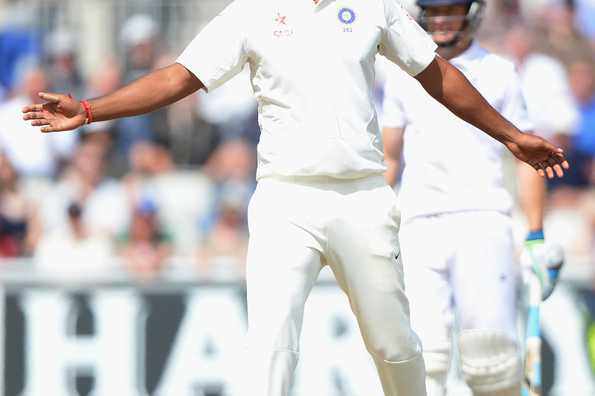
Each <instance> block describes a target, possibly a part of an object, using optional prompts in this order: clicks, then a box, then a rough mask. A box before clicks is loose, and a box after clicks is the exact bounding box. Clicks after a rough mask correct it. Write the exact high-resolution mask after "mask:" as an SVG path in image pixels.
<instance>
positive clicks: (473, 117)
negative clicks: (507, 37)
mask: <svg viewBox="0 0 595 396" xmlns="http://www.w3.org/2000/svg"><path fill="white" fill-rule="evenodd" d="M415 78H416V79H417V80H418V81H419V82H420V83H421V85H422V86H423V87H424V89H425V90H426V91H427V92H428V93H429V94H430V95H431V96H432V97H433V98H434V99H436V100H437V101H438V102H440V103H442V104H443V105H444V106H446V107H447V108H448V109H449V110H450V111H452V112H453V113H454V114H455V115H457V116H458V117H460V118H461V119H463V120H465V121H467V122H468V123H470V124H472V125H474V126H475V127H477V128H479V129H481V130H482V131H484V132H485V133H487V134H488V135H490V136H491V137H493V138H494V139H496V140H498V141H499V142H501V143H502V144H504V145H505V146H506V147H507V148H508V149H509V150H510V151H511V152H512V153H513V154H514V156H515V157H517V158H518V159H520V160H521V161H523V162H526V163H528V164H529V165H531V166H532V167H533V168H534V169H535V170H537V172H538V173H539V175H540V176H545V175H546V174H547V176H548V177H549V178H552V177H554V173H555V174H556V175H557V176H558V177H562V176H563V174H564V171H563V168H564V169H568V162H567V161H566V160H565V159H564V154H563V153H562V149H559V148H556V147H555V146H553V145H552V144H551V143H549V142H548V141H546V140H544V139H542V138H540V137H538V136H535V135H530V134H525V133H522V132H521V131H519V130H518V129H517V128H516V127H515V126H514V125H512V124H511V123H510V122H509V121H508V120H506V119H505V118H504V117H502V116H501V115H500V114H499V113H498V112H497V111H496V110H495V109H494V108H493V107H492V106H491V105H490V104H489V103H488V102H487V101H486V100H485V99H484V98H483V97H482V96H481V94H480V93H479V92H478V91H477V90H476V89H475V88H474V87H473V85H471V83H470V82H469V81H468V80H467V78H466V77H465V76H464V75H463V74H462V73H461V72H460V71H459V70H458V69H457V68H455V67H454V66H452V65H451V64H450V63H449V62H448V61H446V60H444V59H443V58H441V57H440V56H436V58H435V59H434V60H433V61H432V63H430V65H429V66H428V67H427V68H426V69H424V70H423V71H422V72H421V73H419V74H417V75H416V76H415Z"/></svg>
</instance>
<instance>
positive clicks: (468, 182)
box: [382, 43, 532, 219]
mask: <svg viewBox="0 0 595 396" xmlns="http://www.w3.org/2000/svg"><path fill="white" fill-rule="evenodd" d="M450 62H451V63H452V64H453V65H454V66H455V67H457V68H458V69H459V70H460V71H461V72H463V74H464V75H465V76H466V77H467V79H469V81H470V82H471V83H472V84H473V85H474V86H475V88H476V89H477V90H478V91H479V92H480V93H481V94H482V95H483V96H484V97H485V98H486V100H487V101H488V102H489V103H490V104H491V105H492V106H493V107H494V108H495V109H496V110H498V112H500V113H501V114H502V115H503V116H504V117H505V118H507V119H508V120H509V121H510V122H512V123H513V124H514V125H515V126H516V127H517V128H519V129H520V130H522V131H530V130H531V129H532V125H531V123H530V121H529V119H528V116H527V108H526V105H525V100H524V98H523V94H522V92H521V85H520V81H519V78H518V75H517V73H516V71H515V68H514V65H513V64H512V63H511V62H509V61H508V60H505V59H504V58H502V57H500V56H498V55H495V54H491V53H489V52H487V51H486V50H484V49H483V48H481V47H480V46H479V44H477V43H473V44H472V45H471V47H470V48H469V49H468V50H467V51H465V52H464V53H463V54H461V55H460V56H458V57H456V58H454V59H452V60H451V61H450ZM394 69H396V68H393V70H392V73H391V74H390V76H388V78H387V82H386V85H385V98H384V103H383V120H382V123H383V126H385V127H394V128H405V130H404V137H403V139H404V146H403V159H404V163H405V168H404V170H403V175H402V180H401V189H400V193H399V201H400V205H401V210H402V216H403V219H410V218H412V217H415V216H420V215H430V214H437V213H448V212H457V211H464V210H497V211H501V212H505V213H508V212H509V211H510V209H511V207H512V199H511V197H510V194H509V193H508V191H507V190H506V188H505V185H504V180H503V169H502V159H501V156H502V150H503V147H504V146H503V145H502V144H500V143H499V142H498V141H496V140H495V139H493V138H491V137H490V136H488V135H486V134H485V133H484V132H482V131H481V130H479V129H477V128H475V127H474V126H472V125H471V124H468V123H467V122H465V121H463V120H461V119H460V118H458V117H456V116H455V115H454V114H452V113H451V112H450V111H449V110H447V109H446V108H445V107H444V106H442V105H441V104H440V103H438V102H437V101H436V100H434V99H433V98H432V97H431V96H429V95H428V94H427V93H426V91H425V90H424V89H423V88H422V86H421V85H420V84H419V83H418V82H417V80H415V79H413V78H410V77H409V76H407V75H404V74H403V73H401V72H400V71H399V70H394Z"/></svg>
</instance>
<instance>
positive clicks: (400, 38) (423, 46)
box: [379, 0, 437, 76]
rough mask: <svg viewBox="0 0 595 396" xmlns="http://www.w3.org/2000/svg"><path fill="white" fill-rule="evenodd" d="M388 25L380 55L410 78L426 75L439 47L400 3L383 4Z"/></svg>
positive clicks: (384, 31) (384, 32) (394, 1)
mask: <svg viewBox="0 0 595 396" xmlns="http://www.w3.org/2000/svg"><path fill="white" fill-rule="evenodd" d="M382 2H383V5H384V17H385V20H386V25H385V27H384V29H383V32H382V33H383V34H382V39H381V42H380V47H379V52H380V54H381V55H383V56H385V57H386V58H387V59H388V60H390V61H392V62H394V63H396V64H397V65H398V66H399V67H401V69H403V70H404V71H406V72H407V73H408V74H409V75H411V76H415V75H417V74H418V73H420V72H422V71H423V70H424V69H425V68H426V67H428V65H429V64H430V63H432V61H433V60H434V58H435V56H436V53H435V51H436V48H437V46H436V44H434V42H433V41H432V39H431V38H430V36H429V35H428V34H427V33H426V32H425V31H424V30H423V29H422V28H421V27H420V26H419V25H418V24H417V22H415V21H414V20H413V18H412V17H411V16H410V15H409V13H408V12H407V11H406V10H405V9H404V8H403V6H402V5H401V4H400V3H399V1H398V0H382Z"/></svg>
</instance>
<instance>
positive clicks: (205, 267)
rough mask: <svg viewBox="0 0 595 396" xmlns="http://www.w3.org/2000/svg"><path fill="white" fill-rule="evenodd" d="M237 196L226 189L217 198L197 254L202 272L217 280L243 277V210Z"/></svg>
mask: <svg viewBox="0 0 595 396" xmlns="http://www.w3.org/2000/svg"><path fill="white" fill-rule="evenodd" d="M243 205H244V202H243V200H242V197H241V195H236V194H235V192H234V191H229V192H228V193H227V194H225V195H223V196H222V197H221V199H220V200H219V201H218V211H217V214H216V218H215V220H214V223H213V224H212V226H211V227H210V229H209V230H207V233H206V237H205V238H204V240H203V242H202V244H201V248H200V250H199V254H198V270H199V273H200V274H202V275H206V276H209V277H214V278H219V279H223V278H225V279H229V278H232V279H233V278H241V277H243V276H244V271H245V262H246V252H247V249H248V228H247V224H246V212H245V208H244V206H243Z"/></svg>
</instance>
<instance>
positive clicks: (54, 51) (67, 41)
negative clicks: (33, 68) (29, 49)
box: [45, 29, 85, 97]
mask: <svg viewBox="0 0 595 396" xmlns="http://www.w3.org/2000/svg"><path fill="white" fill-rule="evenodd" d="M45 53H46V57H47V66H46V68H45V69H46V73H47V75H48V80H49V87H50V89H52V90H57V91H60V92H70V93H71V94H72V95H74V96H76V97H78V96H80V95H83V94H85V91H84V81H83V77H82V75H81V73H80V71H79V68H78V65H77V56H76V42H75V39H74V35H73V34H72V33H71V32H69V31H67V30H64V29H59V30H56V31H54V32H53V33H52V34H50V35H49V36H48V38H47V41H46V43H45Z"/></svg>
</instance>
